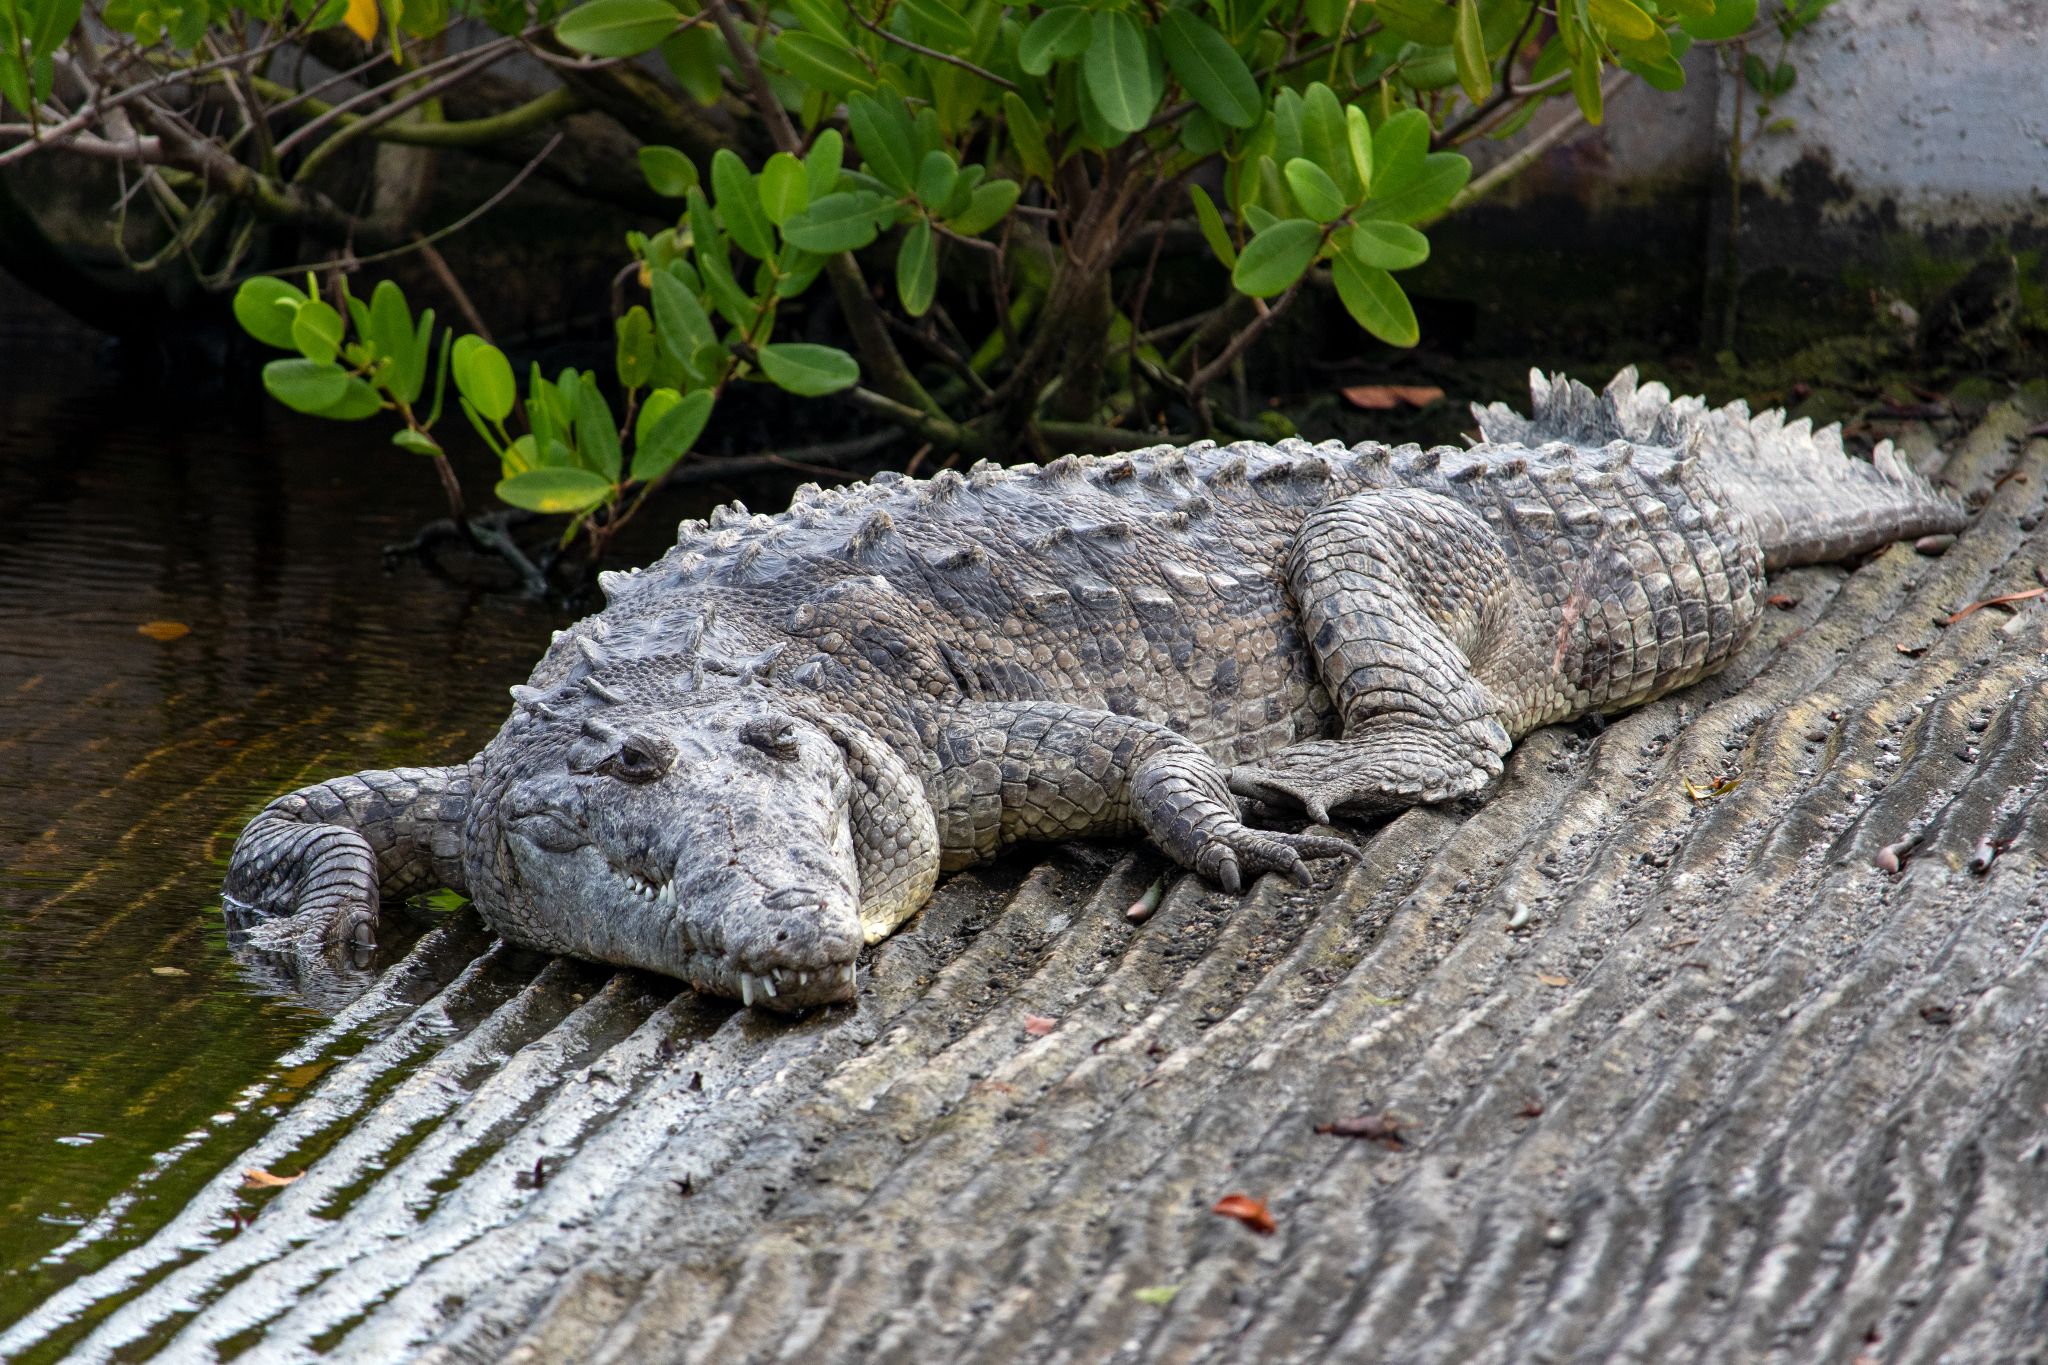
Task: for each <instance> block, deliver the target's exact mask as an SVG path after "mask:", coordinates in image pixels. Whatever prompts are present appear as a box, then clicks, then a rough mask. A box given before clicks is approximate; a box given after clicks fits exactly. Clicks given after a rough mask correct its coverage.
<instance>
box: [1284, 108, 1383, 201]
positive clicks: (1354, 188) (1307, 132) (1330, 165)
mask: <svg viewBox="0 0 2048 1365" xmlns="http://www.w3.org/2000/svg"><path fill="white" fill-rule="evenodd" d="M1300 135H1301V150H1300V151H1299V152H1295V153H1292V154H1291V155H1290V156H1285V157H1280V158H1279V160H1280V162H1281V163H1282V164H1283V165H1284V164H1285V163H1286V162H1287V161H1289V160H1291V159H1292V157H1294V156H1301V157H1306V158H1307V159H1308V160H1310V161H1313V162H1314V163H1315V164H1316V165H1317V166H1318V167H1320V168H1321V169H1322V170H1323V172H1324V174H1326V175H1328V176H1329V177H1330V179H1332V180H1333V181H1335V182H1336V184H1337V189H1338V192H1339V193H1341V194H1342V195H1343V196H1344V199H1345V202H1347V203H1349V202H1351V201H1353V200H1355V199H1357V198H1359V197H1360V192H1361V191H1362V190H1363V189H1364V186H1362V185H1359V184H1357V183H1355V182H1354V181H1353V179H1352V175H1353V168H1352V165H1351V141H1350V131H1349V128H1348V126H1347V125H1346V123H1345V121H1344V105H1343V103H1342V102H1341V101H1340V100H1338V98H1337V96H1336V93H1335V92H1334V91H1332V90H1331V89H1330V87H1329V86H1327V85H1324V84H1323V83H1322V82H1321V81H1315V82H1313V83H1312V84H1310V86H1309V87H1308V89H1306V90H1304V91H1303V92H1302V97H1301V114H1300Z"/></svg>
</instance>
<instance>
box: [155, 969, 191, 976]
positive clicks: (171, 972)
mask: <svg viewBox="0 0 2048 1365" xmlns="http://www.w3.org/2000/svg"><path fill="white" fill-rule="evenodd" d="M149 974H150V975H151V976H190V975H191V974H192V973H190V972H188V971H186V970H185V969H184V968H183V967H151V968H150V969H149Z"/></svg>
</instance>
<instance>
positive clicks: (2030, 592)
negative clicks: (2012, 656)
mask: <svg viewBox="0 0 2048 1365" xmlns="http://www.w3.org/2000/svg"><path fill="white" fill-rule="evenodd" d="M2043 595H2048V588H2027V589H2024V590H2022V591H2020V592H2008V593H2000V594H1999V595H1998V596H1996V597H1987V598H1985V599H1984V600H1983V601H1981V602H1972V603H1970V605H1969V606H1967V607H1964V608H1963V609H1962V610H1961V611H1959V612H1957V613H1956V614H1955V615H1954V616H1951V617H1949V618H1948V619H1947V620H1945V621H1943V622H1942V624H1943V625H1945V626H1952V625H1954V624H1955V623H1956V622H1958V621H1960V620H1962V619H1963V618H1964V617H1965V616H1968V615H1969V614H1970V613H1971V612H1973V611H1982V610H1983V609H1984V608H1986V607H1999V606H2004V605H2005V604H2006V603H2007V602H2024V601H2026V600H2027V599H2028V598H2030V597H2040V596H2043ZM1905 648H1906V647H1905V646H1904V645H1901V646H1899V651H1900V652H1901V653H1904V652H1905Z"/></svg>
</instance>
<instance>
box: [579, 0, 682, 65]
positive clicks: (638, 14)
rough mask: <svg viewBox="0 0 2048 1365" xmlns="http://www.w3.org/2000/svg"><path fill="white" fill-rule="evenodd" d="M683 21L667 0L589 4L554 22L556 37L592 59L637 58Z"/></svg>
mask: <svg viewBox="0 0 2048 1365" xmlns="http://www.w3.org/2000/svg"><path fill="white" fill-rule="evenodd" d="M682 21H683V16H682V15H680V14H678V13H677V12H676V8H675V6H673V5H671V4H669V3H668V0H589V3H588V4H583V5H578V6H577V7H576V8H575V9H572V10H570V11H569V12H568V13H567V14H565V15H563V16H562V17H561V18H559V19H557V20H556V21H555V37H556V38H558V39H559V40H561V43H562V46H564V47H568V48H573V49H575V50H576V51H578V52H587V53H589V54H590V55H591V56H593V57H637V56H638V55H639V54H641V53H642V52H651V51H653V50H654V49H655V48H656V47H658V46H660V44H661V40H662V39H664V38H666V37H668V35H669V34H671V33H673V32H674V31H675V28H676V25H678V24H680V23H681V22H682Z"/></svg>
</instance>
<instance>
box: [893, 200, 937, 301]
mask: <svg viewBox="0 0 2048 1365" xmlns="http://www.w3.org/2000/svg"><path fill="white" fill-rule="evenodd" d="M938 288H939V256H938V252H937V250H936V249H935V248H934V247H933V245H932V225H931V222H930V220H928V219H924V218H920V219H918V220H917V221H916V222H914V223H912V224H911V225H910V230H909V231H908V232H905V233H904V234H903V246H902V247H901V249H899V250H898V251H897V253H896V294H897V297H899V298H901V299H902V300H903V311H904V312H906V313H908V314H910V316H912V317H914V318H921V317H923V316H924V315H925V313H926V311H927V310H928V309H930V308H931V306H932V296H933V295H934V294H936V293H937V292H938Z"/></svg>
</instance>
